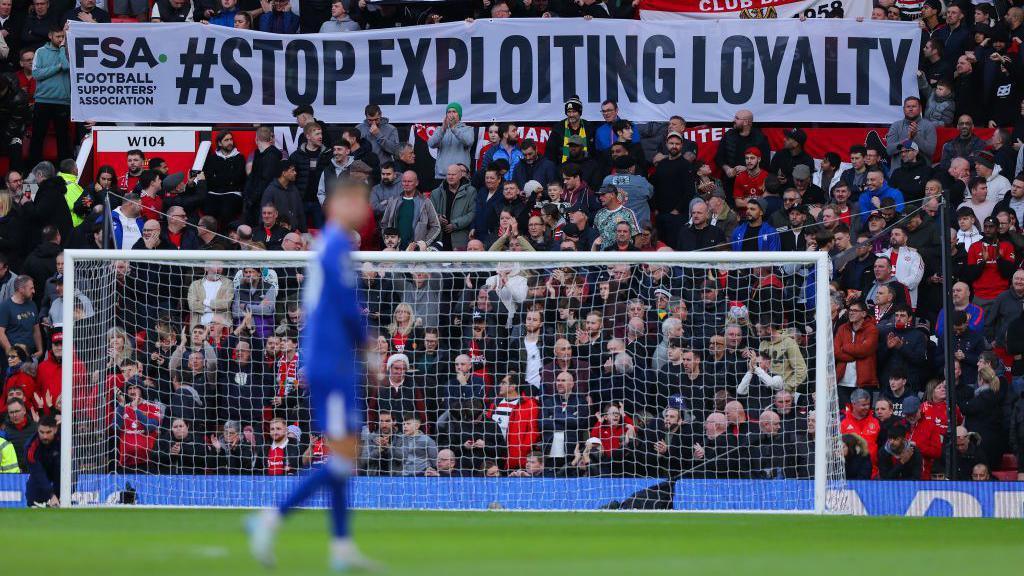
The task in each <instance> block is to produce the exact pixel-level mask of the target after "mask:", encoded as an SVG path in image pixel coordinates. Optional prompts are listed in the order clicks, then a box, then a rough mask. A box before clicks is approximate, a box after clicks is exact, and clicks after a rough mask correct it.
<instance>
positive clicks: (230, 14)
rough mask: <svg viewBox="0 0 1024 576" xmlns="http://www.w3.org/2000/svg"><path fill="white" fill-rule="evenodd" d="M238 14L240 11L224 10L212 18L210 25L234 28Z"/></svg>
mask: <svg viewBox="0 0 1024 576" xmlns="http://www.w3.org/2000/svg"><path fill="white" fill-rule="evenodd" d="M236 14H238V10H223V11H221V12H220V13H219V14H217V15H216V16H214V17H213V18H210V24H213V25H214V26H225V27H227V28H234V27H235V15H236Z"/></svg>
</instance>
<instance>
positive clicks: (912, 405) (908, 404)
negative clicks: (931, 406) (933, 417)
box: [903, 396, 921, 415]
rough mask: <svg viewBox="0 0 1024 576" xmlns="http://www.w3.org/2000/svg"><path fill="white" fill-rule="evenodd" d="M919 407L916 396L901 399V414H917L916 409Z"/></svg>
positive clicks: (919, 402) (919, 403)
mask: <svg viewBox="0 0 1024 576" xmlns="http://www.w3.org/2000/svg"><path fill="white" fill-rule="evenodd" d="M920 409H921V401H920V400H918V398H917V396H910V397H908V398H906V399H905V400H903V414H905V415H906V414H917V411H918V410H920Z"/></svg>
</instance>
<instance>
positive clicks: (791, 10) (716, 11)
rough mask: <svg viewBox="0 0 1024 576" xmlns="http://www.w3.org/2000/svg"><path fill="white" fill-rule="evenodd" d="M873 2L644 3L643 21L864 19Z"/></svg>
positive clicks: (646, 0)
mask: <svg viewBox="0 0 1024 576" xmlns="http://www.w3.org/2000/svg"><path fill="white" fill-rule="evenodd" d="M872 7H873V3H872V1H871V0H641V2H640V6H639V8H640V18H642V19H644V20H664V19H668V18H704V19H724V18H744V19H749V20H757V19H762V18H799V17H801V16H803V17H804V18H840V17H841V18H863V19H865V20H867V19H869V18H870V17H871V8H872Z"/></svg>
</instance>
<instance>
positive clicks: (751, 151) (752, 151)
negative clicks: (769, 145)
mask: <svg viewBox="0 0 1024 576" xmlns="http://www.w3.org/2000/svg"><path fill="white" fill-rule="evenodd" d="M747 154H750V155H751V156H757V157H758V158H761V149H760V148H758V147H757V146H751V147H750V148H747V149H746V150H744V151H743V155H744V156H746V155H747Z"/></svg>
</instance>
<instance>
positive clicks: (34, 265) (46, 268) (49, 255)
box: [21, 242, 63, 303]
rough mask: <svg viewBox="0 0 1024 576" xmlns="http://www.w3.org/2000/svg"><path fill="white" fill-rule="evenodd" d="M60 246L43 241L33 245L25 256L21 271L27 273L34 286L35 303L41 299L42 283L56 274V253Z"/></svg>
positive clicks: (59, 251)
mask: <svg viewBox="0 0 1024 576" xmlns="http://www.w3.org/2000/svg"><path fill="white" fill-rule="evenodd" d="M61 250H63V248H61V246H60V245H59V244H54V243H52V242H43V243H42V244H40V245H38V246H36V247H35V249H34V250H32V252H31V253H29V255H28V256H27V257H26V258H25V264H24V265H23V266H22V269H21V273H22V274H28V275H29V276H31V277H32V281H33V282H35V286H36V303H39V302H41V301H42V298H43V285H45V284H46V280H47V279H48V278H52V277H53V276H54V275H55V274H57V255H58V254H60V253H61Z"/></svg>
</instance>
